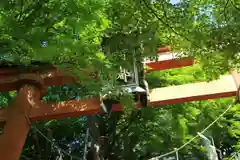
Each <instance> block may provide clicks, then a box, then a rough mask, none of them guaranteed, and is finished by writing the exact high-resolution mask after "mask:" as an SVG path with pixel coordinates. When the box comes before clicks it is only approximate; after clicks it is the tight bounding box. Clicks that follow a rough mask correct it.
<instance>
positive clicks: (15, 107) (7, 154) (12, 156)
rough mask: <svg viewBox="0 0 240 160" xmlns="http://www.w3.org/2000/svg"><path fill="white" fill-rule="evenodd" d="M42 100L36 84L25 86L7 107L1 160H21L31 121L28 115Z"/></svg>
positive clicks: (0, 144) (0, 145)
mask: <svg viewBox="0 0 240 160" xmlns="http://www.w3.org/2000/svg"><path fill="white" fill-rule="evenodd" d="M39 100H40V91H39V90H38V89H37V88H35V87H34V86H30V85H25V86H23V87H22V88H21V89H20V90H19V92H18V95H17V97H16V99H15V101H14V102H13V103H12V104H10V105H9V106H8V108H7V119H6V124H5V126H4V133H3V135H2V136H0V160H19V159H20V155H21V151H22V148H23V146H24V143H25V140H26V137H27V135H28V131H29V128H30V123H29V121H28V120H27V118H26V116H27V115H28V112H29V111H30V109H31V107H33V106H35V105H36V102H39Z"/></svg>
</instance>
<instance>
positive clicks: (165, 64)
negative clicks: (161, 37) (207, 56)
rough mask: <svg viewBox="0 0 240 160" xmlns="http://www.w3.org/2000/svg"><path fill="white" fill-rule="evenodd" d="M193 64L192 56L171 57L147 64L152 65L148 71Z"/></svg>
mask: <svg viewBox="0 0 240 160" xmlns="http://www.w3.org/2000/svg"><path fill="white" fill-rule="evenodd" d="M193 64H194V60H193V59H191V58H181V59H170V60H165V61H156V62H148V63H146V65H147V66H149V67H150V69H148V70H147V72H152V71H158V70H166V69H171V68H181V67H186V66H192V65H193Z"/></svg>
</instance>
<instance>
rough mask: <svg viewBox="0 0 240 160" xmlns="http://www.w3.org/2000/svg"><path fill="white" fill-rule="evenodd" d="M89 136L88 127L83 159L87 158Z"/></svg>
mask: <svg viewBox="0 0 240 160" xmlns="http://www.w3.org/2000/svg"><path fill="white" fill-rule="evenodd" d="M88 137H89V128H87V130H86V136H85V142H84V143H85V146H84V153H83V160H86V158H87V147H88Z"/></svg>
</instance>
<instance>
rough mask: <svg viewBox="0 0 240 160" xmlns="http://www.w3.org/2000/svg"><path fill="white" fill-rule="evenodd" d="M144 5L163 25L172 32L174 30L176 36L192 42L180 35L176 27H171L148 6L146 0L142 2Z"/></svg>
mask: <svg viewBox="0 0 240 160" xmlns="http://www.w3.org/2000/svg"><path fill="white" fill-rule="evenodd" d="M142 1H143V3H144V5H145V6H146V8H148V10H149V11H150V12H151V13H152V14H153V15H154V16H155V17H156V18H157V19H158V20H159V21H160V22H161V23H162V24H164V25H165V26H166V27H168V28H169V29H170V30H172V32H173V33H175V34H176V35H179V36H181V37H183V38H184V39H186V40H187V41H190V40H189V38H187V37H186V36H184V35H182V34H180V33H178V32H177V31H176V30H175V29H174V27H172V26H170V24H168V23H166V22H165V21H164V20H163V19H162V18H160V17H159V16H158V14H157V13H156V12H155V11H154V9H153V8H152V7H151V6H149V5H148V3H147V2H146V0H142Z"/></svg>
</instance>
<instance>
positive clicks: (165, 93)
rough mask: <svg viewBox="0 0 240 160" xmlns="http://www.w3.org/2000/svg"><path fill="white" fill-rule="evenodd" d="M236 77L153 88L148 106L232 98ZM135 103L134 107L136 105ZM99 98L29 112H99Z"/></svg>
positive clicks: (44, 116)
mask: <svg viewBox="0 0 240 160" xmlns="http://www.w3.org/2000/svg"><path fill="white" fill-rule="evenodd" d="M236 80H237V81H239V80H240V78H239V76H238V78H235V77H233V76H232V75H225V76H222V77H221V78H220V79H218V80H215V81H211V82H200V83H193V84H185V85H179V86H170V87H164V88H155V89H153V90H151V92H150V102H149V106H163V105H169V104H176V103H183V102H189V101H199V100H208V99H215V98H224V97H232V96H235V95H236V94H237V91H238V86H237V83H236ZM140 107H141V106H140V105H137V108H140ZM121 110H122V108H121V106H120V105H114V106H113V111H121ZM101 113H102V111H101V108H100V99H99V98H90V99H78V100H71V101H65V102H57V103H48V104H46V103H43V102H40V103H36V106H34V107H33V108H32V110H31V112H30V115H29V117H30V119H31V120H32V121H40V120H50V119H56V118H65V117H72V116H83V115H93V114H101ZM5 114H6V113H5V109H1V110H0V121H5V118H6V117H5V116H6V115H5Z"/></svg>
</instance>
